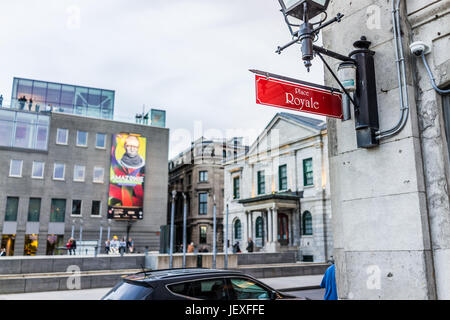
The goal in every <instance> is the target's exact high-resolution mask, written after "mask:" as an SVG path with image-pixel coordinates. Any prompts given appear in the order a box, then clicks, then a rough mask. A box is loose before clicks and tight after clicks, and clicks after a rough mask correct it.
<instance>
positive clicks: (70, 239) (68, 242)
mask: <svg viewBox="0 0 450 320" xmlns="http://www.w3.org/2000/svg"><path fill="white" fill-rule="evenodd" d="M66 249H67V253H68V254H69V255H72V238H69V240H67V243H66Z"/></svg>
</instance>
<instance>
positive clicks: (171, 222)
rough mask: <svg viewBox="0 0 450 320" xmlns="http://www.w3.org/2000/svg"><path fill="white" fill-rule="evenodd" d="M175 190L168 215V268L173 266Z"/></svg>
mask: <svg viewBox="0 0 450 320" xmlns="http://www.w3.org/2000/svg"><path fill="white" fill-rule="evenodd" d="M176 194H177V192H176V191H175V190H173V191H172V212H171V215H170V251H169V268H170V269H172V268H173V232H174V220H175V196H176Z"/></svg>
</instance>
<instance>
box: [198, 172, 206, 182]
mask: <svg viewBox="0 0 450 320" xmlns="http://www.w3.org/2000/svg"><path fill="white" fill-rule="evenodd" d="M199 177H200V180H199V181H200V182H207V181H208V171H200V173H199Z"/></svg>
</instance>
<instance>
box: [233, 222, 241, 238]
mask: <svg viewBox="0 0 450 320" xmlns="http://www.w3.org/2000/svg"><path fill="white" fill-rule="evenodd" d="M234 239H236V240H240V239H242V227H241V220H239V219H237V220H236V222H235V223H234Z"/></svg>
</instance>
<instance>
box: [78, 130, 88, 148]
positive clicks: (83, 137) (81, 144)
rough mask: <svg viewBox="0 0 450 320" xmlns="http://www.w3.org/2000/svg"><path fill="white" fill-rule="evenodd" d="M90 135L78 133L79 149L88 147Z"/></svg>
mask: <svg viewBox="0 0 450 320" xmlns="http://www.w3.org/2000/svg"><path fill="white" fill-rule="evenodd" d="M87 140H88V133H87V132H86V131H77V147H87V144H88V142H87Z"/></svg>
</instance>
